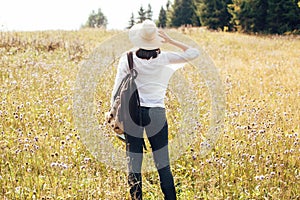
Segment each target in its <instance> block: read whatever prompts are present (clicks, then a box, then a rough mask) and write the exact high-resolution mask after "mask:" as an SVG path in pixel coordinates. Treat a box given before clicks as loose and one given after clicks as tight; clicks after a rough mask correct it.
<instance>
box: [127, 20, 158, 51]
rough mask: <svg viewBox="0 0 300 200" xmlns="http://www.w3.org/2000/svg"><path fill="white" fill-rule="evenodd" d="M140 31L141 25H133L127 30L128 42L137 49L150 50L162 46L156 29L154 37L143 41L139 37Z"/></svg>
mask: <svg viewBox="0 0 300 200" xmlns="http://www.w3.org/2000/svg"><path fill="white" fill-rule="evenodd" d="M141 29H142V24H135V25H134V26H133V27H132V28H131V29H130V30H129V33H128V35H129V40H130V41H131V43H132V44H133V45H134V46H135V47H138V48H142V49H146V50H152V49H158V48H160V47H161V46H162V44H163V43H162V38H161V37H160V36H159V35H158V29H157V30H156V34H155V37H154V38H153V39H152V40H145V39H143V38H142V37H141V35H140V31H141Z"/></svg>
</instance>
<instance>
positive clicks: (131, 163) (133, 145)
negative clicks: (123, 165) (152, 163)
mask: <svg viewBox="0 0 300 200" xmlns="http://www.w3.org/2000/svg"><path fill="white" fill-rule="evenodd" d="M138 132H139V133H140V135H141V136H142V135H143V129H142V128H141V129H139V130H136V132H135V133H136V134H137V133H138ZM143 141H144V140H143V138H142V137H135V136H132V135H130V134H126V155H127V158H128V183H129V186H130V195H131V198H132V199H133V200H141V199H142V176H141V166H142V160H143Z"/></svg>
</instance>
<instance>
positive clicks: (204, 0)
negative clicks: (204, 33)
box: [198, 0, 232, 30]
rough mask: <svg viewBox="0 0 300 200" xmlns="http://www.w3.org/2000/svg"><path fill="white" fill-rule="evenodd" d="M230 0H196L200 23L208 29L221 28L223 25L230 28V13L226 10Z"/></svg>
mask: <svg viewBox="0 0 300 200" xmlns="http://www.w3.org/2000/svg"><path fill="white" fill-rule="evenodd" d="M229 4H232V0H200V1H198V7H199V15H200V21H201V24H202V25H204V26H207V27H208V28H210V29H214V30H216V29H223V28H224V27H225V26H226V27H228V28H230V29H231V24H230V20H231V17H232V15H231V14H230V13H229V11H228V5H229Z"/></svg>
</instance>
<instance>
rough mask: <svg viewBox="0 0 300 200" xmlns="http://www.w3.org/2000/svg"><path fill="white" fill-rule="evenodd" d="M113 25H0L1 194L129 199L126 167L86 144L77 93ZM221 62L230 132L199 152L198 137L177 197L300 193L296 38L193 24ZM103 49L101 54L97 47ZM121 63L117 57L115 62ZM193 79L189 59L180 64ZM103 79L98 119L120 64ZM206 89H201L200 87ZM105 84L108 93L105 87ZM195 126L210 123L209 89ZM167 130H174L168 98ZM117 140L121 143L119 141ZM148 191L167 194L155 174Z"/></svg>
mask: <svg viewBox="0 0 300 200" xmlns="http://www.w3.org/2000/svg"><path fill="white" fill-rule="evenodd" d="M113 34H117V33H116V32H107V31H103V30H81V31H74V32H71V31H48V32H32V33H31V32H26V33H23V32H16V33H8V32H1V33H0V95H1V96H0V134H1V135H0V138H1V140H0V155H1V159H0V183H1V186H2V187H1V190H0V199H128V198H129V196H128V185H127V180H126V173H124V172H121V171H114V170H113V169H111V168H109V167H108V166H106V165H104V164H102V163H99V162H97V160H96V159H95V158H93V156H92V155H91V154H90V153H89V152H88V151H87V149H86V147H85V146H84V145H83V144H82V143H81V140H80V134H79V133H78V131H77V130H76V127H75V124H74V119H73V113H72V109H73V107H72V98H73V90H72V88H73V87H74V83H75V80H76V76H77V73H78V70H79V68H80V63H81V62H82V61H83V60H84V59H86V58H88V55H89V54H90V53H91V52H92V51H93V49H94V48H96V47H97V46H98V45H100V43H101V42H102V41H104V40H105V39H107V38H109V37H110V36H111V35H113ZM184 34H186V35H188V36H189V37H191V38H192V39H193V40H194V41H196V42H197V43H198V44H199V46H201V47H202V48H203V49H204V50H205V52H207V53H208V54H209V55H210V56H211V58H212V59H213V60H214V62H215V64H216V66H217V68H218V69H219V70H220V75H221V79H222V81H223V83H224V86H225V93H226V116H225V128H224V133H223V134H222V136H221V137H220V139H219V142H218V144H217V145H216V147H215V149H214V150H213V151H212V152H211V153H210V154H209V155H208V156H206V157H205V158H200V157H199V154H198V152H199V151H200V145H199V144H200V143H201V137H199V141H196V142H195V143H194V144H193V145H192V146H191V147H190V148H189V149H188V150H187V151H186V152H185V153H184V154H183V156H182V157H181V158H180V159H178V160H177V161H176V162H175V163H173V164H172V170H173V174H174V178H175V182H176V190H177V193H178V197H179V199H183V200H185V199H276V200H277V199H299V198H300V196H299V191H300V184H299V183H300V172H299V169H300V161H299V157H300V151H299V149H300V148H299V145H300V143H299V121H300V115H299V110H300V101H299V98H300V83H299V77H300V56H299V49H300V40H299V38H297V37H292V36H254V35H244V34H238V33H223V32H209V31H205V30H200V29H188V30H186V31H185V32H184ZM101 56H105V55H101ZM114 65H115V64H114ZM182 71H183V73H184V74H186V76H187V77H190V78H191V80H194V81H195V82H202V81H203V78H202V77H199V76H196V75H194V74H193V73H192V72H193V71H192V69H191V68H189V67H188V66H187V67H186V69H184V70H182ZM106 73H107V77H110V78H108V79H106V80H109V81H108V82H105V83H104V81H105V80H102V79H101V80H100V81H99V85H98V88H99V90H98V92H97V94H96V96H95V97H96V103H97V105H96V106H98V108H99V112H98V113H97V116H98V117H99V121H100V122H101V120H103V119H102V117H103V112H104V111H106V109H107V108H108V103H109V102H108V101H109V96H110V89H111V87H112V84H113V77H114V73H115V71H111V70H107V72H106ZM199 88H200V87H199ZM101 91H105V92H101ZM195 92H196V93H197V94H198V95H199V98H203V99H204V100H205V101H204V102H205V103H204V104H203V105H202V106H203V111H202V112H203V116H201V120H202V121H201V123H202V124H203V127H202V128H200V129H199V134H200V135H205V132H206V128H207V126H208V121H209V120H208V116H209V115H208V116H207V115H205V112H208V109H209V102H208V97H207V96H206V95H207V89H206V88H202V89H201V90H199V91H195ZM168 100H169V101H168V111H169V112H168V117H169V121H170V132H171V134H176V126H172V125H171V124H172V123H174V124H176V122H177V121H176V120H178V119H177V118H176V116H179V117H178V118H180V113H178V112H177V110H176V109H175V108H174V107H172V105H177V104H176V98H174V97H172V95H171V94H170V96H169V98H168ZM116 145H120V144H118V143H116ZM143 180H144V183H143V184H144V185H143V187H144V198H145V199H162V194H161V192H160V188H159V180H158V176H157V174H156V173H155V172H151V173H150V172H149V173H145V174H144V175H143Z"/></svg>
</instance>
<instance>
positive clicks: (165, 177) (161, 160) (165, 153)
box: [145, 108, 176, 200]
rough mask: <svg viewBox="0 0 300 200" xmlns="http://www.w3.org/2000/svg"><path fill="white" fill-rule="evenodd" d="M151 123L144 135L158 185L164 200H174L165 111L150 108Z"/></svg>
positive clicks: (174, 193) (174, 192)
mask: <svg viewBox="0 0 300 200" xmlns="http://www.w3.org/2000/svg"><path fill="white" fill-rule="evenodd" d="M149 116H150V119H151V122H150V124H149V126H146V127H145V128H146V133H147V136H148V139H149V142H150V145H151V148H152V152H153V157H154V161H155V165H156V167H157V170H158V173H159V178H160V185H161V189H162V192H163V193H164V196H165V199H168V200H174V199H176V191H175V186H174V179H173V175H172V172H171V169H170V159H169V150H168V123H167V120H166V114H165V109H163V108H152V109H151V110H150V111H149Z"/></svg>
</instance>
